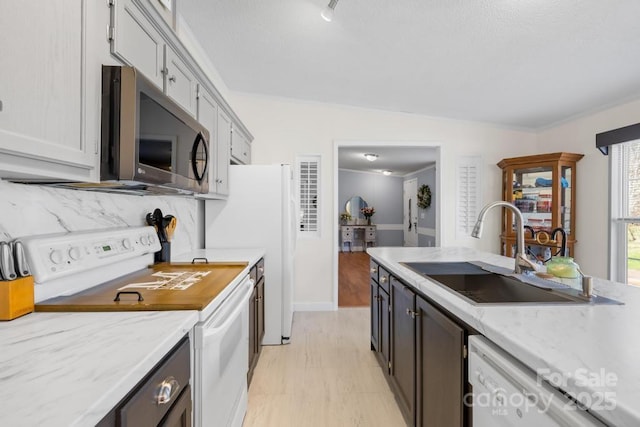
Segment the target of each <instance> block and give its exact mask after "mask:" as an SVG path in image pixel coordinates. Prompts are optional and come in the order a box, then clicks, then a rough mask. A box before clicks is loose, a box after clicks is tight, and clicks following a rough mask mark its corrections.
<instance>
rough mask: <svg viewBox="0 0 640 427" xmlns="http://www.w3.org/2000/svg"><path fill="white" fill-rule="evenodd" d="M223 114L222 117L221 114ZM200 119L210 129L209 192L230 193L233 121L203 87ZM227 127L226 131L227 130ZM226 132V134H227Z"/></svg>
mask: <svg viewBox="0 0 640 427" xmlns="http://www.w3.org/2000/svg"><path fill="white" fill-rule="evenodd" d="M221 114H222V118H221V117H220V115H221ZM198 121H199V122H200V123H202V124H203V125H204V127H206V128H207V130H209V152H210V154H211V156H210V163H209V194H210V195H218V196H222V197H224V196H227V195H228V194H229V188H228V186H229V184H228V178H229V139H230V136H229V135H230V133H231V122H230V121H229V119H228V118H227V117H226V116H225V115H224V113H223V112H222V111H221V110H220V108H219V106H218V104H217V102H216V101H215V99H214V97H213V96H212V95H210V94H209V93H208V92H207V91H205V90H203V89H201V90H200V93H199V95H198ZM225 129H226V131H225ZM225 132H226V135H225Z"/></svg>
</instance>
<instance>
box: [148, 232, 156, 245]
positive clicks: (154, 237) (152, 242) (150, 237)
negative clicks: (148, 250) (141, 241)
mask: <svg viewBox="0 0 640 427" xmlns="http://www.w3.org/2000/svg"><path fill="white" fill-rule="evenodd" d="M147 238H148V239H149V246H151V245H153V244H154V243H155V242H156V236H154V235H153V234H149V235H148V236H147Z"/></svg>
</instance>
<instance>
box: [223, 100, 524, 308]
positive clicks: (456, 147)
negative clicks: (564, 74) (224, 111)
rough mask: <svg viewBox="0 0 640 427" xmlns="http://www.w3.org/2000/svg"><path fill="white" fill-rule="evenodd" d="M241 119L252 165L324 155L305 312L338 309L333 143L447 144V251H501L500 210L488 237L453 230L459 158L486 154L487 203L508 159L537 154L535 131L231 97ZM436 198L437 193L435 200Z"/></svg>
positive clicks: (301, 259)
mask: <svg viewBox="0 0 640 427" xmlns="http://www.w3.org/2000/svg"><path fill="white" fill-rule="evenodd" d="M231 100H232V101H233V105H234V108H235V109H236V112H237V114H238V116H239V117H241V118H242V121H243V122H244V123H245V124H246V125H247V127H248V128H249V129H250V130H251V133H252V134H253V135H254V136H255V140H254V141H253V144H252V156H253V163H258V164H269V163H291V164H293V163H294V162H295V156H296V155H297V154H320V155H321V156H322V166H321V180H322V185H321V194H320V195H321V201H320V203H321V205H322V207H321V215H322V218H321V223H320V225H321V230H322V236H321V238H319V239H305V240H300V241H299V242H298V251H297V256H296V289H295V292H294V301H295V302H296V303H298V304H302V305H304V306H306V307H313V306H314V304H315V306H316V307H317V308H328V307H331V306H332V303H333V301H332V300H333V294H332V289H333V288H332V286H333V283H332V280H333V277H332V272H333V268H334V266H333V265H332V264H333V262H332V255H333V254H332V243H333V235H332V230H333V222H334V221H335V220H337V219H336V218H334V212H335V211H336V209H337V207H334V206H333V203H334V194H333V191H334V183H333V176H334V167H335V162H337V159H334V158H333V148H334V146H333V141H334V140H341V141H349V140H354V141H365V140H366V141H398V142H399V143H401V142H407V141H426V142H434V143H437V144H440V145H441V147H442V148H441V159H442V169H441V171H442V173H441V181H442V194H441V195H440V196H441V199H440V205H441V208H442V211H441V222H442V224H441V230H442V234H441V236H442V242H441V245H442V246H459V245H462V246H472V247H478V248H480V249H484V250H490V251H493V252H497V251H498V248H499V239H498V235H499V227H500V224H499V218H498V217H499V214H498V211H496V213H495V216H494V218H492V222H491V224H487V229H486V232H485V235H484V237H483V239H481V240H479V241H478V240H476V239H472V238H463V239H458V240H456V233H455V228H454V222H453V218H454V210H455V203H454V200H455V198H454V197H455V194H454V189H455V175H454V172H455V171H454V168H453V165H454V164H455V159H456V156H458V155H461V154H465V155H482V158H483V162H484V166H485V167H484V171H483V187H484V193H483V198H484V202H489V201H493V200H498V199H499V198H500V196H501V175H500V169H499V168H498V167H497V166H496V163H498V162H499V161H500V160H501V159H502V158H505V157H514V156H519V155H525V154H531V153H534V152H535V151H536V142H537V139H536V134H535V133H531V132H524V131H517V130H509V129H504V128H498V127H495V126H491V125H486V124H480V123H470V122H463V121H455V120H445V119H435V118H430V117H425V116H419V115H412V114H405V113H391V112H384V111H377V110H366V109H359V108H351V107H344V106H334V105H325V104H316V103H308V102H298V101H293V100H283V99H276V98H268V97H261V96H253V95H248V94H239V93H232V94H231ZM435 196H436V195H435V194H434V197H435Z"/></svg>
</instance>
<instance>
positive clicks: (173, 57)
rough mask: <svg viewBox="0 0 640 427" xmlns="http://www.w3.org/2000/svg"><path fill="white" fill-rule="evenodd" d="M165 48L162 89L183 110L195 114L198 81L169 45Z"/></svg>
mask: <svg viewBox="0 0 640 427" xmlns="http://www.w3.org/2000/svg"><path fill="white" fill-rule="evenodd" d="M164 49H165V55H164V58H165V69H164V70H165V80H164V91H165V93H166V94H167V95H169V97H171V98H172V99H173V100H174V101H176V102H177V103H178V104H180V105H181V106H182V108H184V109H185V110H187V111H188V112H189V113H191V115H192V116H194V117H195V116H196V113H197V110H198V105H197V90H198V82H197V81H196V77H195V75H194V74H193V73H192V72H191V71H189V68H188V67H187V64H185V63H184V61H182V60H181V59H180V57H179V56H178V55H177V54H176V53H175V52H174V51H173V50H171V48H170V47H169V46H166V45H165V47H164Z"/></svg>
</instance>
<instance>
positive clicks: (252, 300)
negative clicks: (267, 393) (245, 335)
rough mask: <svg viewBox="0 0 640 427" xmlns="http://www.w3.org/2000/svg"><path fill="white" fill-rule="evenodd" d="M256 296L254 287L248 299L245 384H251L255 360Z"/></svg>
mask: <svg viewBox="0 0 640 427" xmlns="http://www.w3.org/2000/svg"><path fill="white" fill-rule="evenodd" d="M257 296H258V291H257V289H256V288H255V287H254V288H253V293H252V294H251V296H250V297H249V370H248V372H247V384H250V383H251V377H252V376H253V366H254V363H255V358H256V353H257V352H256V343H257V341H256V335H257V330H256V313H257V311H258V309H257V304H256V303H257Z"/></svg>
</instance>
